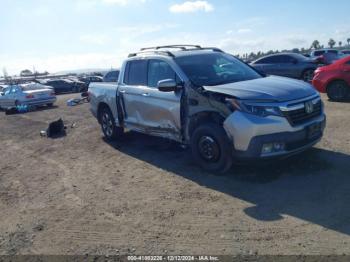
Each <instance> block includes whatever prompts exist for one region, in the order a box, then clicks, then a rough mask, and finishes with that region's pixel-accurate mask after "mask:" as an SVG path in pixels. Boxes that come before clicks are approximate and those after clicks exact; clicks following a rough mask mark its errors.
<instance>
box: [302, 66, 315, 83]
mask: <svg viewBox="0 0 350 262" xmlns="http://www.w3.org/2000/svg"><path fill="white" fill-rule="evenodd" d="M301 78H302V79H303V80H304V81H305V82H311V81H312V79H313V78H314V70H313V69H307V70H305V71H304V72H303V75H302V77H301Z"/></svg>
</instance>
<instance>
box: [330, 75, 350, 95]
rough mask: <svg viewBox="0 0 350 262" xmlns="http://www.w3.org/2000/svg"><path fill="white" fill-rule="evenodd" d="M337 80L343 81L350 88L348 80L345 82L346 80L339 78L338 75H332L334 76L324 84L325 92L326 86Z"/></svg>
mask: <svg viewBox="0 0 350 262" xmlns="http://www.w3.org/2000/svg"><path fill="white" fill-rule="evenodd" d="M338 81H341V82H344V83H346V85H347V86H348V87H349V88H350V85H349V83H348V82H346V80H344V79H342V78H340V77H334V78H331V79H329V80H328V81H327V83H326V84H325V86H326V92H327V91H328V88H329V86H330V85H331V84H333V83H334V82H338Z"/></svg>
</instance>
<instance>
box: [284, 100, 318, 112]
mask: <svg viewBox="0 0 350 262" xmlns="http://www.w3.org/2000/svg"><path fill="white" fill-rule="evenodd" d="M308 101H311V102H312V103H313V104H314V105H316V104H317V103H318V102H320V101H321V98H320V97H317V98H314V99H306V100H303V101H302V102H300V103H297V104H295V103H294V102H293V103H292V104H293V105H292V106H289V105H286V106H280V107H279V108H280V110H281V111H283V112H288V111H294V110H298V109H302V108H304V107H305V102H308Z"/></svg>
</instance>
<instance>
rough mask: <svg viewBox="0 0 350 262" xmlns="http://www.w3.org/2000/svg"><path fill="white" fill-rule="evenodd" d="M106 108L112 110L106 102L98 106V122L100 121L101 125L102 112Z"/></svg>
mask: <svg viewBox="0 0 350 262" xmlns="http://www.w3.org/2000/svg"><path fill="white" fill-rule="evenodd" d="M106 108H107V109H108V110H111V109H110V107H109V105H108V104H107V103H105V102H100V103H99V104H98V107H97V120H98V122H99V123H101V112H102V110H103V109H106Z"/></svg>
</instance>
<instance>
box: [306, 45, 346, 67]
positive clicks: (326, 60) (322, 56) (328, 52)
mask: <svg viewBox="0 0 350 262" xmlns="http://www.w3.org/2000/svg"><path fill="white" fill-rule="evenodd" d="M310 57H311V58H315V59H318V60H319V62H320V63H322V64H325V65H330V64H332V63H334V62H335V61H337V60H339V59H341V58H343V57H344V53H343V52H340V51H339V50H337V49H330V48H325V49H317V50H314V51H312V52H311V53H310Z"/></svg>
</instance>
